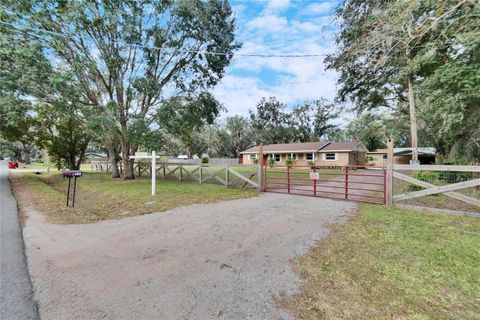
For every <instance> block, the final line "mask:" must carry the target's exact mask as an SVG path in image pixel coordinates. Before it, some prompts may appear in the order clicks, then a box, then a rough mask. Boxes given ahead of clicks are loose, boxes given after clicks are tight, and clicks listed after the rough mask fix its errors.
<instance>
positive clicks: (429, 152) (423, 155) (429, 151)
mask: <svg viewBox="0 0 480 320" xmlns="http://www.w3.org/2000/svg"><path fill="white" fill-rule="evenodd" d="M417 152H418V160H419V161H420V164H434V163H435V160H436V150H435V148H431V147H419V148H417ZM367 156H369V157H371V158H372V159H373V160H372V161H370V163H371V164H372V165H374V166H384V165H385V164H386V161H387V160H386V159H387V149H378V150H376V151H372V152H368V153H367ZM410 160H412V148H393V163H394V164H410Z"/></svg>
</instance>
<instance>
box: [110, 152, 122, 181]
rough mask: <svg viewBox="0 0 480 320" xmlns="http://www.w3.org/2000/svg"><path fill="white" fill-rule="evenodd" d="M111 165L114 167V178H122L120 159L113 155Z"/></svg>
mask: <svg viewBox="0 0 480 320" xmlns="http://www.w3.org/2000/svg"><path fill="white" fill-rule="evenodd" d="M110 164H111V165H112V178H120V170H119V169H118V157H117V156H116V155H112V156H111V157H110Z"/></svg>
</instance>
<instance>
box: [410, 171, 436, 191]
mask: <svg viewBox="0 0 480 320" xmlns="http://www.w3.org/2000/svg"><path fill="white" fill-rule="evenodd" d="M439 176H440V173H439V172H432V171H415V172H414V173H413V174H412V178H415V179H417V180H421V181H425V182H428V183H432V184H433V183H434V182H435V181H436V180H438V178H439ZM423 189H425V188H424V187H421V186H417V185H414V184H410V185H408V187H407V190H408V191H419V190H423Z"/></svg>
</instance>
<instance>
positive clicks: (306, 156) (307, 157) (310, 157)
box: [305, 153, 315, 161]
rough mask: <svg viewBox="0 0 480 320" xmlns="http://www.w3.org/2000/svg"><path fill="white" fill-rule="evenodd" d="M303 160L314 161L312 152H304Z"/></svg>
mask: <svg viewBox="0 0 480 320" xmlns="http://www.w3.org/2000/svg"><path fill="white" fill-rule="evenodd" d="M305 160H307V161H314V160H315V156H314V154H313V153H305Z"/></svg>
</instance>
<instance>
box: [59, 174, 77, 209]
mask: <svg viewBox="0 0 480 320" xmlns="http://www.w3.org/2000/svg"><path fill="white" fill-rule="evenodd" d="M62 176H63V177H64V178H68V189H67V207H68V203H69V200H70V183H71V180H72V178H73V195H72V208H74V207H75V194H76V191H77V177H81V176H82V171H80V170H67V171H63V172H62Z"/></svg>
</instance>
